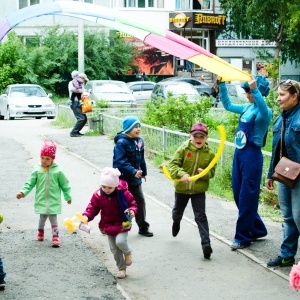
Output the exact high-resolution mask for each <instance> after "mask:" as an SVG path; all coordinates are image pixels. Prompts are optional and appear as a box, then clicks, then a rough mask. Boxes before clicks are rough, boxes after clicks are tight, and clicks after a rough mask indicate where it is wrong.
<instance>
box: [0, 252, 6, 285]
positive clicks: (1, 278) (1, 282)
mask: <svg viewBox="0 0 300 300" xmlns="http://www.w3.org/2000/svg"><path fill="white" fill-rule="evenodd" d="M5 276H6V273H5V272H4V268H3V263H2V259H1V257H0V289H4V288H5V280H4V278H5Z"/></svg>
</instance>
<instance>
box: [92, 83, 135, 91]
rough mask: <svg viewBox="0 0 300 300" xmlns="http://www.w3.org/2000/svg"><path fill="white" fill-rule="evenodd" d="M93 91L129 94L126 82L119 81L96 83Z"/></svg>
mask: <svg viewBox="0 0 300 300" xmlns="http://www.w3.org/2000/svg"><path fill="white" fill-rule="evenodd" d="M95 93H126V94H129V93H130V91H129V89H128V87H127V85H126V84H124V83H123V82H120V83H101V82H99V83H96V86H95Z"/></svg>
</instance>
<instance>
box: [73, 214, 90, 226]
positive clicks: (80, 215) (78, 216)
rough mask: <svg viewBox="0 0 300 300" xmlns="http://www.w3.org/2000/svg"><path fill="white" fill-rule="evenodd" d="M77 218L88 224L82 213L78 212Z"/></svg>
mask: <svg viewBox="0 0 300 300" xmlns="http://www.w3.org/2000/svg"><path fill="white" fill-rule="evenodd" d="M76 217H77V218H78V219H79V220H80V222H81V223H83V224H88V221H87V220H86V218H84V217H83V215H82V214H81V213H79V212H77V213H76Z"/></svg>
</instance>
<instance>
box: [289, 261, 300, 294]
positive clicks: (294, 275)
mask: <svg viewBox="0 0 300 300" xmlns="http://www.w3.org/2000/svg"><path fill="white" fill-rule="evenodd" d="M290 285H291V287H292V289H293V290H295V291H298V290H300V262H298V264H297V265H293V267H292V269H291V272H290Z"/></svg>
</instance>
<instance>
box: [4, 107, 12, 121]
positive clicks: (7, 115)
mask: <svg viewBox="0 0 300 300" xmlns="http://www.w3.org/2000/svg"><path fill="white" fill-rule="evenodd" d="M13 119H14V118H13V117H11V116H10V110H9V107H8V108H7V111H6V120H13Z"/></svg>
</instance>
